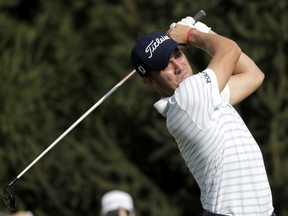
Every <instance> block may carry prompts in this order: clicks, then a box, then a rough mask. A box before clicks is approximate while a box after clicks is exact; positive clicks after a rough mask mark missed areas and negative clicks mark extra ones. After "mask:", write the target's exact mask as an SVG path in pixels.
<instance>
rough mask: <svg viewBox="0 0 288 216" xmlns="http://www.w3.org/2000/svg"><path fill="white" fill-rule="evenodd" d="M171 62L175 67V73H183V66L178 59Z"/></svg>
mask: <svg viewBox="0 0 288 216" xmlns="http://www.w3.org/2000/svg"><path fill="white" fill-rule="evenodd" d="M171 62H172V63H173V65H174V71H175V73H176V74H179V73H181V71H182V69H183V65H182V64H181V63H180V62H178V61H177V60H176V59H174V58H173V59H171Z"/></svg>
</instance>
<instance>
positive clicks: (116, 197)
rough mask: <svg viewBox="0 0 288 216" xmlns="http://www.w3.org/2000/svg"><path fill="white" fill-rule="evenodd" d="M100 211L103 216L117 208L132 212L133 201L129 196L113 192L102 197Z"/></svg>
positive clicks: (118, 191)
mask: <svg viewBox="0 0 288 216" xmlns="http://www.w3.org/2000/svg"><path fill="white" fill-rule="evenodd" d="M101 205H102V210H101V214H102V215H105V214H107V213H108V212H110V211H114V210H117V209H119V208H123V209H126V210H128V211H133V209H134V207H133V200H132V197H131V196H130V194H128V193H126V192H124V191H120V190H113V191H109V192H107V193H106V194H104V195H103V197H102V200H101Z"/></svg>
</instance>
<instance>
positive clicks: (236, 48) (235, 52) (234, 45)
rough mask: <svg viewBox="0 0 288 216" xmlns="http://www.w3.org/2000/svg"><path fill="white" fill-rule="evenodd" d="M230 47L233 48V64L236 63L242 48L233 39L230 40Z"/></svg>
mask: <svg viewBox="0 0 288 216" xmlns="http://www.w3.org/2000/svg"><path fill="white" fill-rule="evenodd" d="M230 49H231V50H233V56H234V59H235V64H237V62H238V61H239V59H240V56H241V53H242V50H241V48H240V47H239V46H238V44H237V43H236V42H234V41H231V48H230Z"/></svg>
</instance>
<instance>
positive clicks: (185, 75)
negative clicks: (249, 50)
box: [131, 17, 275, 216]
mask: <svg viewBox="0 0 288 216" xmlns="http://www.w3.org/2000/svg"><path fill="white" fill-rule="evenodd" d="M193 24H194V22H193V18H191V17H186V18H184V19H182V20H181V21H179V22H178V23H177V24H175V23H174V25H172V27H171V29H170V30H169V31H168V32H167V33H162V32H152V33H150V34H148V35H146V36H144V37H142V38H140V39H138V40H137V41H136V43H135V45H134V47H133V49H132V52H131V62H132V65H133V67H134V68H135V70H136V71H137V73H138V74H139V75H140V76H141V77H142V79H143V81H144V83H145V84H147V85H149V86H151V87H152V88H154V89H155V90H156V91H157V92H159V93H160V95H161V96H162V98H161V99H160V100H159V101H158V102H156V103H155V105H154V106H155V108H156V109H157V110H158V111H159V113H160V114H162V115H163V116H164V117H166V125H167V128H168V130H169V132H170V133H171V135H172V136H173V137H174V138H175V140H176V142H177V144H178V148H179V150H180V152H181V155H182V157H183V158H184V160H185V162H186V164H187V166H188V168H189V170H190V172H191V173H192V174H193V176H194V178H195V180H196V182H197V184H198V185H199V187H200V190H201V203H202V206H203V209H204V210H203V211H204V213H203V215H236V216H271V215H275V214H274V208H273V203H272V195H271V190H270V186H269V182H268V179H267V174H266V170H265V166H264V162H263V157H262V154H261V151H260V149H259V146H258V144H257V143H256V141H255V139H254V138H253V136H252V134H251V133H250V131H249V129H248V128H247V126H246V125H245V123H244V122H243V120H242V119H241V117H240V115H239V114H238V113H237V111H236V110H235V109H234V108H233V105H235V104H237V103H239V102H241V101H242V100H244V99H245V98H247V97H248V96H249V95H250V94H252V93H253V92H254V91H255V90H256V89H257V88H258V87H259V86H260V85H261V83H262V81H263V79H264V74H263V73H262V72H261V70H260V69H259V68H258V67H257V65H256V64H255V63H254V62H253V60H251V59H250V58H249V57H248V56H247V55H245V54H244V53H243V52H241V49H240V48H239V46H238V45H237V43H235V42H234V41H232V40H231V39H228V38H226V37H223V36H221V35H219V34H216V33H214V32H212V31H211V30H210V28H208V27H207V26H206V25H205V24H203V23H196V24H195V25H193ZM185 45H187V46H185ZM185 47H187V48H198V49H201V50H203V51H204V52H206V53H207V54H208V55H210V56H211V60H210V62H209V64H208V66H207V68H206V69H205V70H203V71H202V72H199V73H197V74H196V73H193V70H192V68H191V66H190V65H189V62H188V60H187V58H186V56H185V55H184V54H183V52H182V49H184V48H185ZM194 60H196V61H197V59H194Z"/></svg>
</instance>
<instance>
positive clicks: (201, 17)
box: [193, 10, 206, 23]
mask: <svg viewBox="0 0 288 216" xmlns="http://www.w3.org/2000/svg"><path fill="white" fill-rule="evenodd" d="M205 16H206V13H205V11H204V10H200V11H199V12H198V13H197V14H196V15H195V16H194V17H193V19H194V20H195V23H196V22H198V21H200V20H202V19H203V18H204V17H205Z"/></svg>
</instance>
